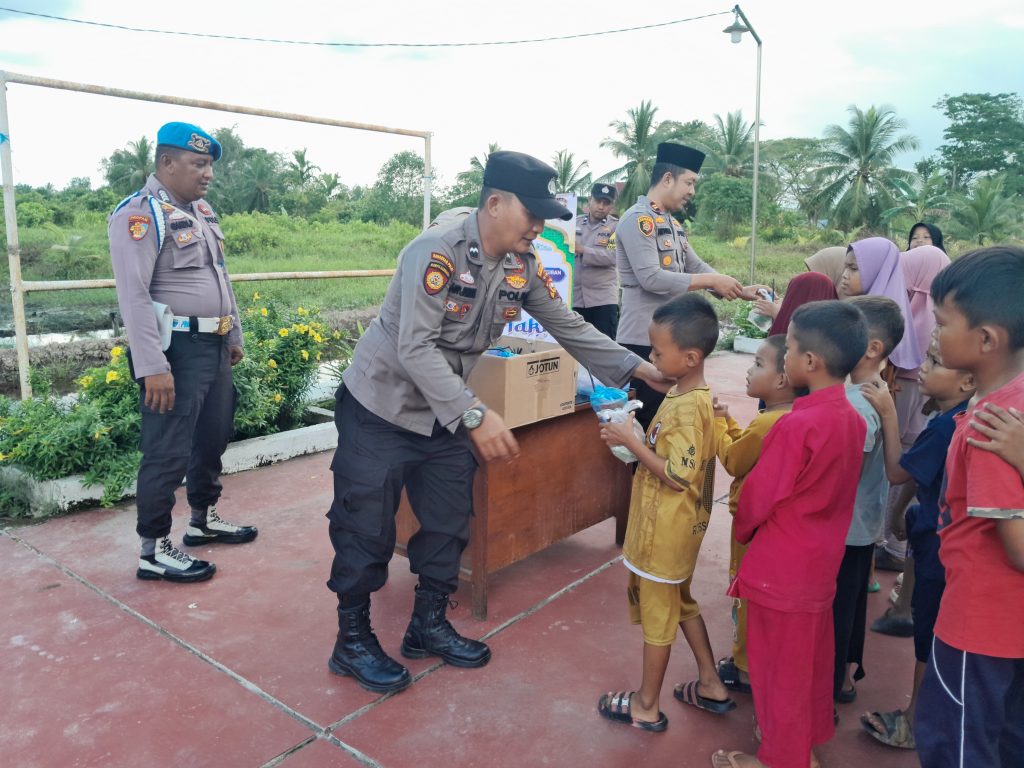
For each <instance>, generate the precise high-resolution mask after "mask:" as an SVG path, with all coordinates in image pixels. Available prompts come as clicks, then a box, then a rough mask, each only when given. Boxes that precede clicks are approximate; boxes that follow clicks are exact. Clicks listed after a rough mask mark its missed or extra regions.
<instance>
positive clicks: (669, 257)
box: [661, 256, 672, 267]
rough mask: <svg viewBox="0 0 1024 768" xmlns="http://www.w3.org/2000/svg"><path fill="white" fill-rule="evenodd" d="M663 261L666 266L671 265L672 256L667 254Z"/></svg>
mask: <svg viewBox="0 0 1024 768" xmlns="http://www.w3.org/2000/svg"><path fill="white" fill-rule="evenodd" d="M661 263H662V264H664V265H665V266H666V267H667V266H669V265H670V264H671V263H672V257H671V256H666V257H665V258H663V259H662V260H661Z"/></svg>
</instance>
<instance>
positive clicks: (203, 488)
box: [129, 332, 235, 539]
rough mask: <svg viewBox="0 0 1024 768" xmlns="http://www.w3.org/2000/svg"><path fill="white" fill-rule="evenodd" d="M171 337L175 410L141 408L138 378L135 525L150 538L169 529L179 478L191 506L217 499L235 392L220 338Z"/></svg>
mask: <svg viewBox="0 0 1024 768" xmlns="http://www.w3.org/2000/svg"><path fill="white" fill-rule="evenodd" d="M171 336H172V338H171V346H170V347H169V348H168V349H167V351H166V352H164V354H165V355H166V356H167V360H168V362H169V363H170V364H171V373H172V374H173V375H174V408H172V409H171V410H169V411H166V412H165V413H157V412H156V411H153V410H151V409H149V408H147V407H146V406H145V404H144V403H145V397H146V384H145V381H144V380H140V381H139V388H140V392H139V410H140V412H141V413H142V439H141V441H140V449H141V450H142V463H141V464H140V465H139V478H138V490H137V501H136V506H137V508H138V524H137V526H136V531H137V532H138V534H139V536H145V537H146V538H152V539H158V538H160V537H162V536H167V535H168V534H169V533H170V532H171V510H172V509H173V508H174V493H175V491H176V490H177V488H178V486H179V485H181V478H182V477H184V478H185V482H186V489H187V494H188V503H189V505H190V506H192V507H195V508H196V509H206V508H207V507H208V506H210V505H211V504H216V503H217V499H218V498H220V491H221V484H220V471H221V460H220V459H221V454H223V453H224V449H225V448H227V445H228V441H229V440H230V439H231V435H232V433H233V431H234V410H235V393H234V386H233V382H232V378H231V362H230V355H229V352H228V347H227V345H226V344H225V343H224V337H223V336H217V335H216V334H212V333H199V334H196V335H195V336H193V335H191V334H189V333H179V332H176V333H173V334H172V335H171ZM129 355H130V351H129ZM130 362H131V358H130V357H129V363H130ZM132 375H133V376H134V371H133V373H132Z"/></svg>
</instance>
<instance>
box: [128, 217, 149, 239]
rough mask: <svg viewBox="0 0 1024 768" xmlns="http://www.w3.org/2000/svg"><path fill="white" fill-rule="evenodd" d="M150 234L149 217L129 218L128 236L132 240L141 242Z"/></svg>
mask: <svg viewBox="0 0 1024 768" xmlns="http://www.w3.org/2000/svg"><path fill="white" fill-rule="evenodd" d="M147 232H149V216H129V217H128V234H129V235H131V236H132V240H141V239H142V238H144V237H145V236H146V233H147Z"/></svg>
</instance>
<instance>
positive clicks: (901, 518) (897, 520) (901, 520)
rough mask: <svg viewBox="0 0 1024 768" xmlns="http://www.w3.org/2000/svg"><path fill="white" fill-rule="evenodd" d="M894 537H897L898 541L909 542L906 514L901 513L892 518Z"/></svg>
mask: <svg viewBox="0 0 1024 768" xmlns="http://www.w3.org/2000/svg"><path fill="white" fill-rule="evenodd" d="M892 535H893V536H895V537H896V541H906V540H907V515H906V512H900V513H899V514H896V515H893V516H892Z"/></svg>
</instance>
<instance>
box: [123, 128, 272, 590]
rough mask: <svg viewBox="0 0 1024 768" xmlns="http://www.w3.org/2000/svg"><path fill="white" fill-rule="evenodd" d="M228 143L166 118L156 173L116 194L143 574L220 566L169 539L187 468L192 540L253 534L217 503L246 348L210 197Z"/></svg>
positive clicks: (203, 575)
mask: <svg viewBox="0 0 1024 768" xmlns="http://www.w3.org/2000/svg"><path fill="white" fill-rule="evenodd" d="M220 155H221V146H220V144H219V143H218V142H217V141H216V139H214V138H213V137H212V136H210V135H209V134H208V133H206V132H205V131H203V130H202V129H201V128H199V127H197V126H195V125H190V124H188V123H168V124H166V125H164V126H163V127H162V128H160V130H159V132H158V133H157V148H156V173H155V174H153V175H151V176H150V177H149V179H147V181H146V186H145V187H143V188H142V189H141V190H140V191H138V192H136V193H135V194H134V195H131V196H129V197H127V198H125V200H123V201H122V202H121V203H120V205H118V206H117V208H116V209H115V210H114V212H113V213H112V214H111V216H110V220H109V224H108V236H109V239H110V258H111V261H112V262H113V266H114V277H115V279H116V283H117V301H118V305H119V306H120V309H121V316H122V318H123V319H124V325H125V330H126V332H127V334H128V342H129V353H128V362H129V365H130V366H131V371H132V377H133V378H135V379H136V380H137V381H138V383H139V387H140V397H139V410H140V411H141V414H142V436H141V441H140V448H141V450H142V462H141V464H140V465H139V475H138V482H137V501H136V507H137V509H138V523H137V527H136V531H137V532H138V535H139V537H140V538H141V540H142V553H141V555H140V557H139V567H138V570H137V571H136V576H137V577H138V578H140V579H162V580H166V581H171V582H192V581H202V580H204V579H208V578H210V577H211V576H213V574H214V572H215V571H216V566H215V565H213V563H209V562H206V561H205V560H197V559H195V558H192V557H190V556H189V555H187V554H185V553H184V552H181V551H180V550H178V549H177V548H176V547H175V546H174V545H173V544H171V540H170V538H169V536H170V532H171V510H172V509H173V508H174V494H175V490H176V489H177V487H178V486H179V485H180V484H181V478H182V477H185V478H186V487H187V498H188V503H189V506H190V507H191V510H192V517H191V520H190V522H189V525H188V527H187V529H186V531H185V536H184V543H185V545H187V546H202V545H205V544H213V543H226V544H241V543H245V542H248V541H252V540H253V539H254V538H256V534H257V531H256V529H255V528H253V527H251V526H239V525H233V524H232V523H228V522H227V521H225V520H222V519H221V518H220V516H219V515H218V514H217V510H216V507H215V505H216V503H217V500H218V498H219V497H220V491H221V484H220V480H219V476H220V471H221V454H223V453H224V449H225V448H226V447H227V444H228V440H229V439H230V437H231V434H232V431H233V417H234V387H233V385H232V378H231V366H233V365H235V364H236V363H238V362H239V361H240V360H241V359H242V357H243V354H244V353H243V352H242V329H241V326H240V325H239V322H238V306H237V305H236V303H235V295H234V292H233V291H232V289H231V281H230V279H229V277H228V273H227V268H226V266H225V264H224V233H223V232H222V231H221V229H220V224H219V223H218V220H217V215H216V214H215V213H214V212H213V209H212V208H211V207H210V205H209V204H208V203H207V202H206V201H205V200H204V199H203V198H204V197H205V195H206V191H207V189H208V188H209V185H210V182H211V181H212V180H213V164H214V162H216V161H217V160H218V159H219V158H220Z"/></svg>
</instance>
